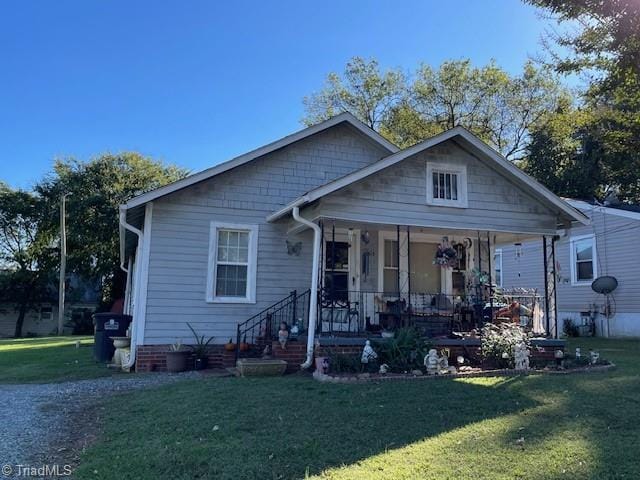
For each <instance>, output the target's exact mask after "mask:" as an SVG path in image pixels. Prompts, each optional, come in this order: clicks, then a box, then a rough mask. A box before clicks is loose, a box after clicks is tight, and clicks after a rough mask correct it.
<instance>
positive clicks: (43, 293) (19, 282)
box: [0, 184, 58, 337]
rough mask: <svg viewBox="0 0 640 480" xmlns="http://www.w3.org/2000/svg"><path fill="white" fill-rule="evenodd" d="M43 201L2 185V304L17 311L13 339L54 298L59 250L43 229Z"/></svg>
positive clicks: (0, 255) (0, 279) (0, 240)
mask: <svg viewBox="0 0 640 480" xmlns="http://www.w3.org/2000/svg"><path fill="white" fill-rule="evenodd" d="M45 221H46V209H45V208H44V203H43V200H42V198H40V197H39V196H37V195H34V194H32V193H30V192H26V191H23V190H13V189H11V188H9V187H7V186H6V185H4V184H0V301H2V302H3V303H5V304H8V305H11V306H12V307H15V310H16V312H17V314H18V315H17V319H16V324H15V330H14V336H15V337H21V336H22V333H23V332H22V329H23V326H24V319H25V316H26V314H27V312H28V311H29V310H30V309H32V308H33V307H34V306H35V305H36V304H38V303H39V302H42V301H46V300H51V297H55V290H52V288H51V286H52V283H51V282H52V280H53V278H54V276H53V275H54V272H55V267H54V265H55V259H56V257H57V252H58V249H57V248H56V247H55V246H54V243H53V242H54V237H52V236H51V235H50V234H48V233H46V231H45V230H44V229H43V228H42V225H43V224H44V223H45Z"/></svg>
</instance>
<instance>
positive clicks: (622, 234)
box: [495, 199, 640, 337]
mask: <svg viewBox="0 0 640 480" xmlns="http://www.w3.org/2000/svg"><path fill="white" fill-rule="evenodd" d="M566 201H567V203H569V204H570V205H571V206H573V207H574V208H576V209H577V210H579V211H581V212H582V213H583V214H584V215H586V216H588V217H589V218H590V219H591V223H590V224H589V225H583V224H581V223H574V224H573V225H572V226H571V228H570V229H566V230H562V231H560V232H559V238H558V240H557V241H556V244H555V254H556V276H557V279H556V284H557V305H558V307H557V308H558V329H559V333H562V332H563V327H564V321H565V320H566V319H570V320H571V322H572V324H573V325H574V326H575V327H577V328H578V332H577V333H580V334H581V335H590V334H594V333H595V334H596V335H598V336H634V337H637V336H640V295H639V293H640V275H639V274H638V272H640V258H639V257H638V256H637V255H634V254H633V253H631V254H630V251H631V245H633V244H634V241H635V239H637V238H638V235H639V234H640V208H638V207H634V206H631V205H622V204H610V205H608V206H604V205H595V204H591V203H588V202H584V201H580V200H572V199H567V200H566ZM541 251H542V243H541V242H540V241H533V242H531V241H522V240H519V241H517V242H515V243H509V244H505V245H502V246H500V248H497V249H496V261H495V263H496V265H497V269H498V279H497V283H498V284H499V286H502V287H505V288H517V287H524V286H527V287H534V288H535V287H537V288H538V289H542V288H543V285H542V278H543V274H542V267H541V265H540V264H539V263H538V262H537V259H538V258H539V256H540V253H541ZM603 276H612V277H614V278H615V279H616V281H617V283H618V286H617V288H616V289H615V290H614V291H613V292H611V294H610V295H609V296H606V295H603V294H600V293H596V292H595V291H594V290H593V289H592V288H591V284H592V282H593V281H594V280H595V279H596V278H598V277H603ZM607 314H608V315H607Z"/></svg>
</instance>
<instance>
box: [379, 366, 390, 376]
mask: <svg viewBox="0 0 640 480" xmlns="http://www.w3.org/2000/svg"><path fill="white" fill-rule="evenodd" d="M387 372H389V365H387V364H386V363H383V364H382V365H380V370H378V373H380V374H382V375H385V374H386V373H387Z"/></svg>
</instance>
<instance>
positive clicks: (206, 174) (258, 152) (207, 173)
mask: <svg viewBox="0 0 640 480" xmlns="http://www.w3.org/2000/svg"><path fill="white" fill-rule="evenodd" d="M340 123H348V124H350V125H351V126H353V127H355V128H356V129H357V130H359V131H360V132H362V133H363V134H364V135H366V136H367V137H369V138H370V139H371V140H373V141H374V142H376V143H377V144H379V145H380V146H382V147H383V148H385V149H386V150H387V151H388V152H389V153H395V152H397V151H398V150H399V149H398V147H396V146H395V145H394V144H393V143H391V142H389V141H388V140H387V139H385V138H384V137H383V136H382V135H380V134H379V133H377V132H376V131H375V130H373V129H371V128H369V127H368V126H367V125H365V124H364V123H362V122H361V121H360V120H358V119H357V118H356V117H354V116H353V115H352V114H350V113H348V112H345V113H341V114H340V115H336V116H335V117H331V118H330V119H328V120H325V121H324V122H320V123H318V124H316V125H312V126H310V127H307V128H305V129H303V130H299V131H297V132H295V133H292V134H291V135H287V136H286V137H283V138H281V139H280V140H276V141H275V142H272V143H269V144H268V145H265V146H263V147H260V148H257V149H255V150H252V151H250V152H248V153H245V154H244V155H240V156H239V157H235V158H233V159H231V160H229V161H226V162H224V163H220V164H218V165H216V166H214V167H211V168H208V169H206V170H203V171H201V172H198V173H194V174H193V175H189V176H188V177H185V178H183V179H181V180H178V181H176V182H173V183H170V184H168V185H165V186H163V187H160V188H157V189H155V190H151V191H150V192H147V193H143V194H142V195H138V196H137V197H134V198H132V199H131V200H129V201H128V202H127V203H126V204H125V205H124V206H125V207H126V208H133V207H137V206H140V205H143V204H145V203H147V202H151V201H153V200H155V199H157V198H160V197H163V196H164V195H168V194H170V193H173V192H176V191H178V190H182V189H183V188H186V187H189V186H191V185H193V184H195V183H199V182H202V181H203V180H208V179H209V178H211V177H215V176H216V175H220V174H221V173H223V172H226V171H228V170H231V169H232V168H235V167H239V166H240V165H244V164H245V163H248V162H251V161H252V160H255V159H256V158H258V157H261V156H263V155H266V154H268V153H271V152H274V151H276V150H279V149H281V148H284V147H286V146H288V145H291V144H292V143H295V142H297V141H300V140H303V139H305V138H307V137H310V136H311V135H315V134H316V133H320V132H322V131H324V130H327V129H329V128H331V127H333V126H335V125H338V124H340Z"/></svg>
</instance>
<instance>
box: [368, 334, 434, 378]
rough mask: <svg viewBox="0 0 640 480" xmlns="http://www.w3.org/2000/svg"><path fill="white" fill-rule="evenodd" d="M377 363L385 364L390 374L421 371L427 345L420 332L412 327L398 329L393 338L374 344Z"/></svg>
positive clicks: (427, 348)
mask: <svg viewBox="0 0 640 480" xmlns="http://www.w3.org/2000/svg"><path fill="white" fill-rule="evenodd" d="M374 349H375V350H376V352H377V353H378V363H380V364H383V363H386V364H387V365H388V366H389V369H390V370H391V371H392V372H408V371H411V370H414V369H422V367H423V364H422V362H423V359H424V356H425V355H426V354H427V351H428V350H429V344H428V343H427V342H426V341H425V339H424V338H423V337H422V334H421V333H420V331H419V330H418V329H416V328H413V327H407V328H400V329H398V330H397V331H396V332H395V335H394V337H393V338H389V339H385V340H381V341H379V342H376V344H375V346H374Z"/></svg>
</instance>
